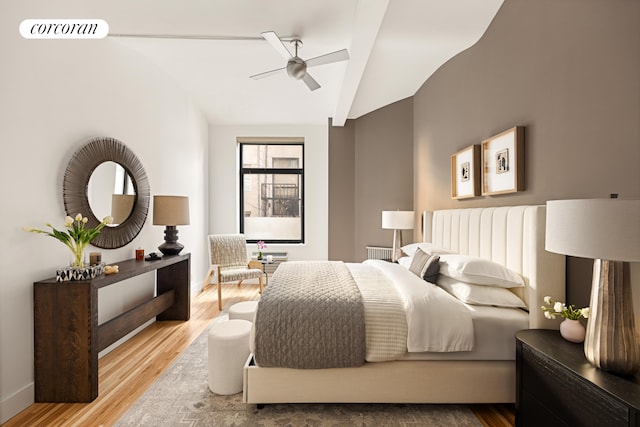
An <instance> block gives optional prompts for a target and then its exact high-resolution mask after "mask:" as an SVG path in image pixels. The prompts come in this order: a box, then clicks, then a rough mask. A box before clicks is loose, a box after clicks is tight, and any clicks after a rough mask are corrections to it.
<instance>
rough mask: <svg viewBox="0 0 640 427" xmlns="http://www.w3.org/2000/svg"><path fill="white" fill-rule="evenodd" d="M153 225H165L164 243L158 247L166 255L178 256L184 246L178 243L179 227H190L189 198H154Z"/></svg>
mask: <svg viewBox="0 0 640 427" xmlns="http://www.w3.org/2000/svg"><path fill="white" fill-rule="evenodd" d="M153 225H164V226H166V228H165V230H164V243H163V244H161V245H160V246H158V249H159V250H160V252H162V253H163V254H164V255H178V254H179V253H180V251H181V250H182V249H183V248H184V245H182V244H180V243H178V229H177V228H176V226H177V225H189V198H188V197H186V196H153Z"/></svg>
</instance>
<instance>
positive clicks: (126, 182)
mask: <svg viewBox="0 0 640 427" xmlns="http://www.w3.org/2000/svg"><path fill="white" fill-rule="evenodd" d="M87 197H88V198H89V206H90V207H91V211H92V212H93V214H94V215H95V217H96V218H98V219H99V220H101V219H102V218H104V217H105V216H109V215H110V216H112V217H113V223H111V224H107V227H117V226H118V225H120V224H122V223H124V222H125V221H126V220H127V218H129V215H131V211H132V210H133V204H134V202H135V198H136V194H135V188H134V186H133V182H132V181H131V176H129V174H128V173H127V172H126V170H125V169H124V168H123V167H122V165H120V164H118V163H116V162H112V161H107V162H103V163H101V164H100V165H98V167H96V168H95V169H94V171H93V172H92V173H91V177H90V178H89V185H88V186H87Z"/></svg>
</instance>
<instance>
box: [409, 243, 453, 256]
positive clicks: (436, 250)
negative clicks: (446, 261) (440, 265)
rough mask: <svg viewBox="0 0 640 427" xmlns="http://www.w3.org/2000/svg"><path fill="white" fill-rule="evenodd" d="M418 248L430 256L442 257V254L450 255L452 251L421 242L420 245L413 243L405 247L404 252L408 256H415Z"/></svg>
mask: <svg viewBox="0 0 640 427" xmlns="http://www.w3.org/2000/svg"><path fill="white" fill-rule="evenodd" d="M418 248H420V249H422V250H423V251H424V252H425V253H428V254H429V255H440V254H450V253H452V252H451V251H449V250H447V249H444V248H441V247H438V246H434V245H433V243H427V242H420V243H411V244H409V245H406V246H403V247H402V248H400V249H402V252H404V253H405V254H407V256H414V255H415V253H416V251H417V250H418Z"/></svg>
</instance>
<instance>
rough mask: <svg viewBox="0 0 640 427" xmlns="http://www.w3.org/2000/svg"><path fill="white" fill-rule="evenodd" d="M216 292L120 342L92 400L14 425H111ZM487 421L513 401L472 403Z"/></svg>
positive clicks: (186, 340) (201, 317) (212, 306)
mask: <svg viewBox="0 0 640 427" xmlns="http://www.w3.org/2000/svg"><path fill="white" fill-rule="evenodd" d="M222 294H223V297H224V305H225V307H227V306H229V305H231V304H233V303H235V302H238V301H244V300H250V299H255V298H256V297H257V296H258V286H257V285H252V284H243V285H242V286H241V287H240V288H238V287H236V286H233V285H227V286H225V287H224V288H223V291H222ZM218 313H219V312H218V303H217V291H216V287H215V286H209V287H208V288H207V289H205V290H204V291H203V292H201V293H199V294H198V295H196V296H195V297H193V298H192V299H191V319H190V320H189V321H188V322H177V321H169V322H156V323H153V324H152V325H150V326H149V327H147V328H145V329H144V330H142V331H141V332H140V333H138V334H137V335H136V336H134V337H133V338H131V339H130V340H128V341H127V342H126V343H124V344H122V345H121V346H119V347H118V348H116V349H115V350H113V351H111V352H110V353H109V354H107V355H105V356H104V357H102V358H101V359H100V361H99V363H98V366H99V370H98V377H99V395H98V398H97V399H96V400H94V401H93V402H91V403H36V404H33V405H31V406H29V407H28V408H26V409H25V410H24V411H22V412H21V413H19V414H18V415H16V416H15V417H13V418H12V419H11V420H9V421H8V422H7V423H5V424H3V426H6V427H14V426H16V427H17V426H86V425H91V426H111V425H113V424H114V423H115V422H116V421H117V420H118V419H119V418H120V417H121V416H122V415H123V414H124V413H125V412H126V411H127V409H129V407H130V406H131V405H133V403H135V401H136V400H137V399H138V398H139V397H140V396H141V395H142V394H143V393H144V392H145V391H146V390H147V389H148V388H149V387H150V386H151V384H153V382H154V381H155V380H156V379H157V378H158V377H159V376H160V374H162V372H164V370H165V369H167V368H168V367H169V366H170V365H171V363H172V362H173V361H174V360H175V359H176V358H177V357H178V356H179V355H180V353H182V352H183V351H184V350H185V349H186V348H187V347H188V346H189V345H190V344H191V343H192V342H193V340H195V339H196V338H197V337H198V336H199V335H200V334H201V333H202V332H203V331H204V330H205V329H206V328H207V326H208V325H209V323H210V322H211V321H212V320H213V319H214V318H215V317H216V316H217V315H218ZM472 409H473V411H474V413H475V414H476V416H477V417H478V419H479V420H480V421H481V422H482V423H483V425H485V426H488V427H506V426H512V425H513V418H514V411H513V405H473V406H472Z"/></svg>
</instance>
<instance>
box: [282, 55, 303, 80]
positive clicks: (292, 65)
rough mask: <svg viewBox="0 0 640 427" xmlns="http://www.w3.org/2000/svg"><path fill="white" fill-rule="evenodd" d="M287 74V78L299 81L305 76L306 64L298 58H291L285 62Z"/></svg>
mask: <svg viewBox="0 0 640 427" xmlns="http://www.w3.org/2000/svg"><path fill="white" fill-rule="evenodd" d="M287 74H289V77H293V78H294V79H296V80H300V79H301V78H303V77H304V76H305V74H307V64H305V62H304V61H303V60H302V59H300V58H298V57H294V58H291V59H290V60H289V62H287Z"/></svg>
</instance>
